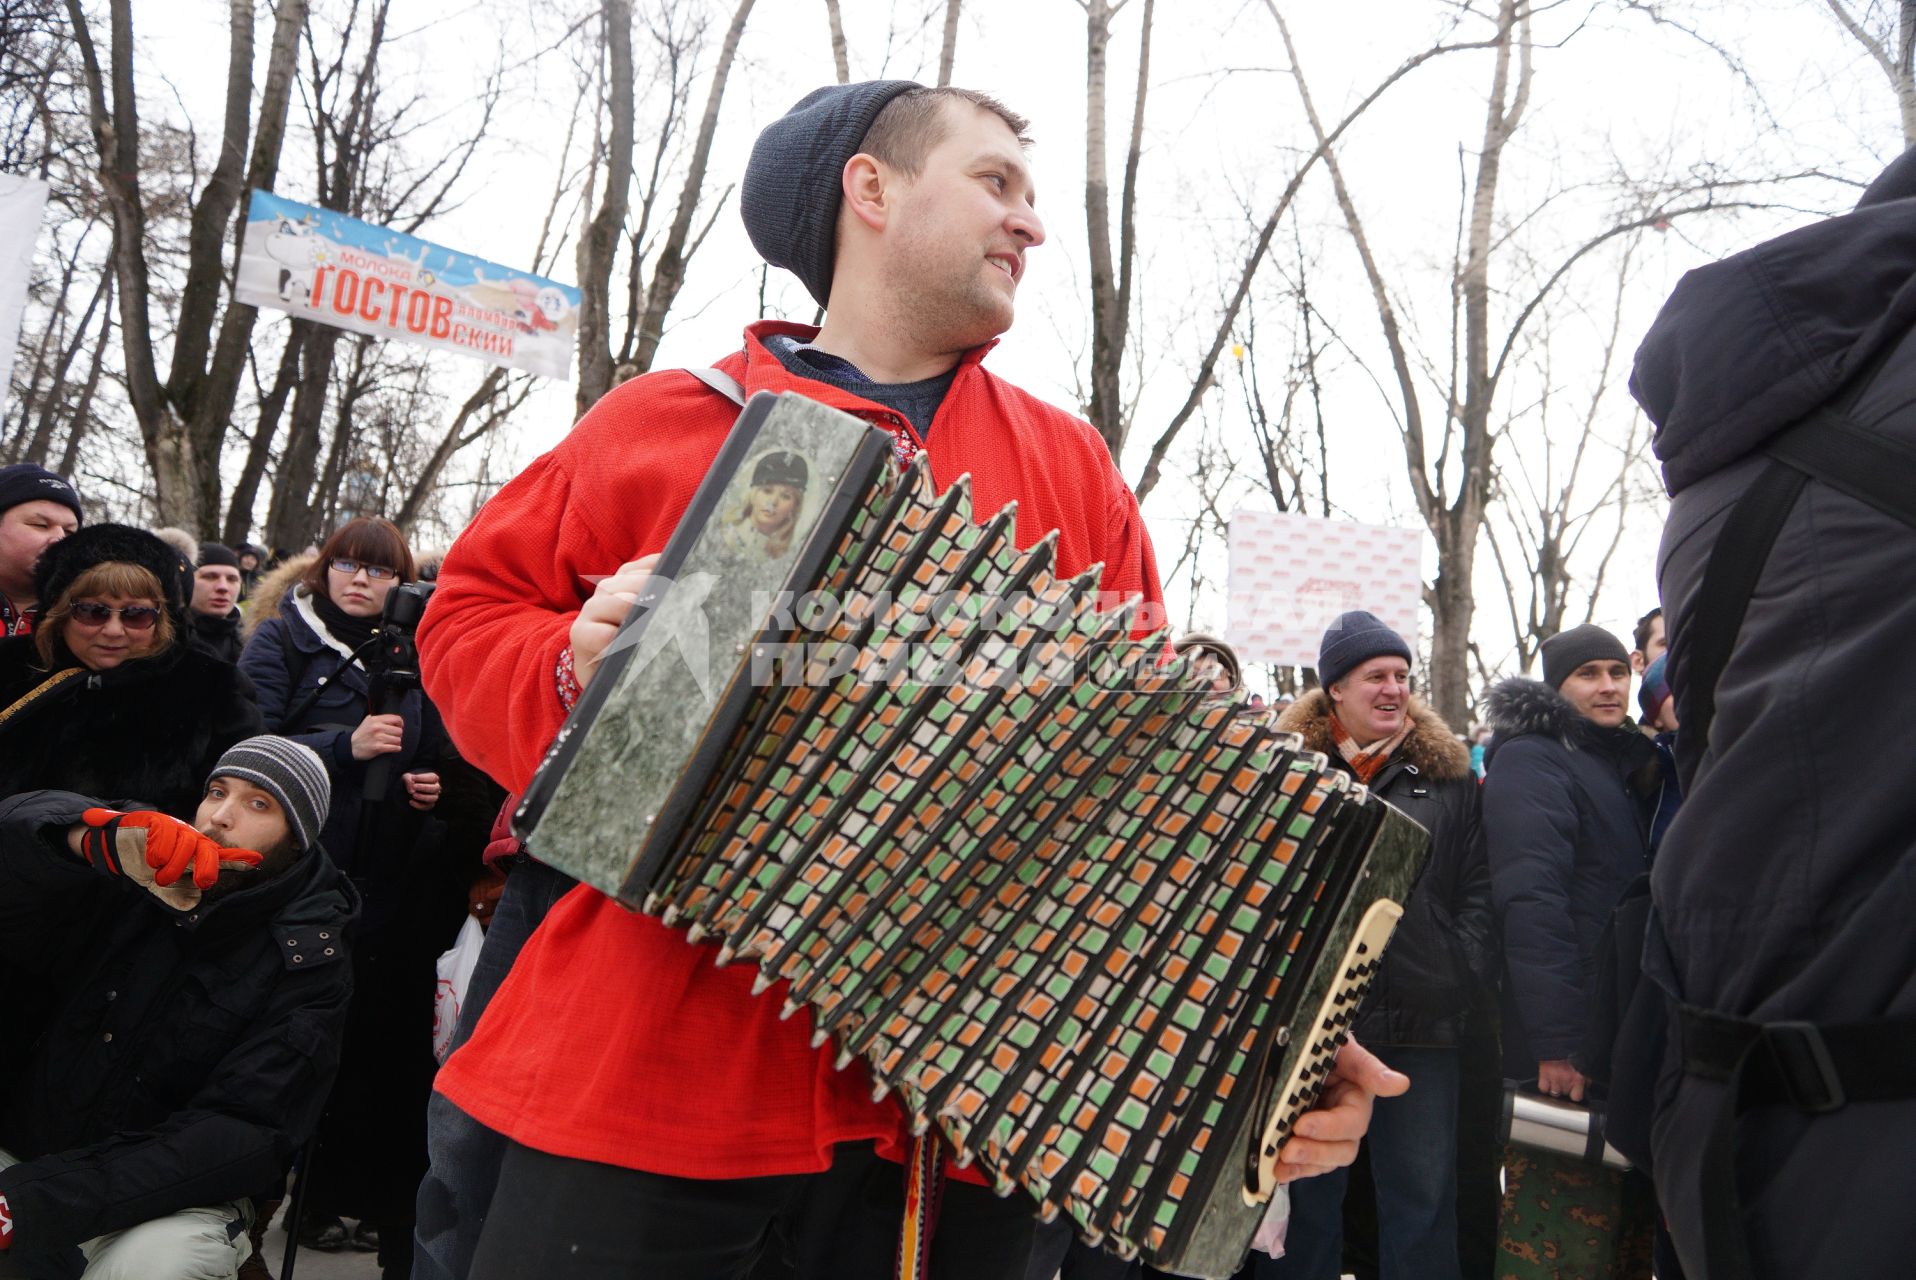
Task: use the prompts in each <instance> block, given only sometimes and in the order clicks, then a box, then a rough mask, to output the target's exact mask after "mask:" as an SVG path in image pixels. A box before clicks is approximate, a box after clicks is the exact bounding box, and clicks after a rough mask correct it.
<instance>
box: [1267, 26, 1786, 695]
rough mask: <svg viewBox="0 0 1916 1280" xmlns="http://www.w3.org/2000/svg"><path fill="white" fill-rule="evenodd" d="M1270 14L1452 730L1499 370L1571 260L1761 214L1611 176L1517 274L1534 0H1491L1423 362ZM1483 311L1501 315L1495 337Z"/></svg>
mask: <svg viewBox="0 0 1916 1280" xmlns="http://www.w3.org/2000/svg"><path fill="white" fill-rule="evenodd" d="M1267 3H1268V0H1267ZM1270 8H1271V12H1272V16H1273V18H1274V19H1275V20H1276V22H1277V24H1278V28H1279V33H1280V35H1281V37H1282V39H1283V41H1284V46H1285V49H1286V52H1287V55H1288V56H1289V58H1290V61H1291V66H1292V78H1293V80H1294V81H1295V83H1296V85H1297V90H1298V96H1299V100H1300V102H1301V103H1302V105H1303V107H1304V113H1305V116H1306V119H1307V120H1308V121H1309V122H1310V125H1311V129H1312V131H1313V133H1314V135H1315V136H1316V137H1317V139H1318V143H1319V150H1320V152H1321V153H1322V154H1323V156H1324V161H1325V169H1326V173H1327V176H1328V177H1329V179H1330V182H1331V187H1332V191H1333V193H1334V195H1335V197H1336V202H1337V206H1338V210H1339V212H1340V214H1341V215H1342V218H1343V222H1344V225H1345V230H1346V231H1347V233H1348V235H1349V239H1350V242H1351V246H1352V248H1353V250H1354V251H1355V252H1356V255H1357V258H1358V261H1359V263H1360V264H1361V265H1362V268H1363V271H1364V276H1365V279H1366V280H1367V281H1368V282H1369V285H1370V293H1371V302H1372V306H1373V311H1374V314H1375V316H1376V320H1377V324H1378V328H1379V330H1380V333H1381V336H1382V339H1383V342H1384V346H1385V349H1386V351H1387V353H1388V355H1389V359H1390V366H1391V368H1390V373H1391V381H1392V386H1391V387H1390V390H1389V392H1388V402H1389V403H1390V405H1391V409H1392V412H1393V414H1394V415H1395V417H1396V420H1397V427H1398V433H1399V437H1400V440H1401V444H1402V447H1403V451H1404V462H1405V472H1406V475H1407V477H1408V479H1409V482H1410V487H1411V493H1412V497H1413V499H1414V501H1415V503H1416V506H1417V510H1418V512H1419V514H1420V515H1421V516H1422V518H1423V520H1424V523H1425V526H1426V527H1427V528H1428V529H1429V530H1430V533H1431V536H1432V538H1433V540H1434V541H1435V542H1436V544H1437V576H1436V578H1435V580H1434V581H1433V582H1431V583H1430V584H1428V585H1427V586H1426V588H1425V596H1424V598H1425V603H1426V604H1427V605H1428V606H1429V608H1430V611H1431V615H1432V627H1433V635H1432V642H1431V664H1430V675H1429V687H1430V691H1431V701H1432V703H1433V705H1434V706H1435V707H1436V709H1437V711H1438V713H1439V714H1441V715H1443V716H1444V717H1445V718H1446V719H1447V720H1450V721H1451V722H1452V723H1457V724H1461V723H1464V722H1465V721H1466V719H1467V713H1468V710H1469V705H1470V674H1469V653H1470V636H1471V625H1472V621H1473V619H1474V617H1475V612H1476V600H1475V593H1474V576H1475V571H1476V556H1477V547H1478V543H1479V541H1480V538H1481V536H1482V534H1483V531H1484V525H1485V517H1486V513H1487V511H1488V509H1489V506H1490V502H1491V498H1492V481H1493V476H1494V469H1493V452H1494V450H1495V446H1496V443H1497V440H1498V437H1499V435H1500V433H1501V429H1502V426H1503V424H1504V422H1505V421H1506V420H1507V419H1508V417H1509V410H1508V409H1507V408H1505V407H1502V401H1501V400H1500V395H1501V394H1503V393H1505V392H1506V391H1507V386H1506V375H1507V374H1508V373H1509V372H1510V371H1511V368H1512V363H1513V360H1515V359H1517V358H1518V356H1519V355H1520V344H1521V343H1522V342H1523V341H1524V339H1525V336H1526V334H1527V333H1529V331H1530V326H1531V324H1532V321H1533V319H1535V318H1536V317H1537V316H1538V314H1539V308H1541V307H1543V306H1544V304H1545V303H1546V302H1547V301H1548V300H1549V299H1550V298H1551V297H1553V296H1554V295H1555V294H1556V293H1557V291H1558V290H1559V289H1560V287H1561V286H1562V285H1563V284H1564V283H1565V281H1566V280H1567V279H1568V278H1569V277H1570V276H1571V274H1572V272H1573V271H1574V270H1575V269H1576V268H1577V267H1578V265H1579V264H1580V263H1582V262H1583V261H1584V260H1585V259H1586V258H1588V257H1589V256H1590V255H1591V254H1593V253H1596V252H1597V251H1598V250H1600V249H1602V248H1603V247H1604V246H1605V245H1607V244H1610V243H1612V242H1614V241H1616V240H1617V239H1618V238H1619V237H1628V236H1631V235H1633V234H1636V233H1638V232H1640V231H1642V230H1643V229H1645V228H1649V227H1658V228H1663V227H1668V226H1669V225H1670V224H1671V223H1672V222H1673V221H1675V220H1676V219H1678V218H1681V217H1685V216H1689V215H1692V214H1698V213H1704V212H1711V211H1717V212H1721V211H1726V210H1731V209H1741V208H1751V207H1757V203H1758V202H1756V201H1753V200H1749V199H1742V198H1738V197H1737V196H1736V195H1734V194H1732V193H1733V192H1734V191H1735V190H1736V189H1737V188H1741V187H1748V186H1752V185H1756V184H1754V183H1750V182H1738V181H1735V180H1731V179H1726V178H1724V177H1722V176H1721V175H1718V174H1715V173H1714V172H1711V173H1706V174H1703V175H1701V176H1699V177H1695V178H1689V177H1685V178H1682V179H1679V180H1675V181H1671V182H1668V183H1658V184H1641V183H1631V182H1629V181H1628V180H1626V179H1623V178H1619V180H1618V182H1617V184H1616V185H1617V186H1618V188H1619V190H1620V191H1622V192H1625V193H1626V194H1627V196H1628V198H1627V199H1626V200H1624V202H1623V208H1622V212H1621V213H1620V214H1619V215H1618V216H1616V217H1614V219H1613V220H1611V221H1609V222H1608V224H1607V225H1604V226H1602V227H1601V228H1600V229H1599V230H1597V231H1596V232H1595V233H1594V234H1592V235H1591V236H1590V237H1589V238H1588V239H1586V240H1584V241H1583V242H1581V243H1578V244H1575V245H1574V247H1572V248H1570V249H1569V250H1568V251H1566V252H1563V253H1561V254H1560V255H1559V256H1556V257H1554V259H1553V261H1552V262H1551V263H1546V264H1541V265H1533V266H1531V267H1530V269H1528V270H1527V271H1525V272H1523V273H1522V278H1520V275H1519V272H1518V271H1517V269H1516V266H1517V261H1518V260H1517V258H1516V254H1515V249H1514V246H1515V245H1516V243H1517V240H1516V238H1515V236H1514V231H1513V227H1514V226H1520V225H1523V224H1527V223H1528V222H1530V221H1531V218H1532V216H1533V215H1534V214H1535V212H1536V211H1535V210H1533V211H1531V212H1530V213H1528V214H1525V215H1524V216H1522V217H1519V218H1517V219H1515V220H1514V221H1507V220H1504V219H1502V218H1501V217H1500V213H1499V209H1500V205H1499V201H1500V199H1501V181H1502V176H1503V166H1504V161H1505V158H1506V153H1507V150H1508V148H1509V146H1510V142H1511V139H1512V138H1513V137H1514V136H1515V134H1516V132H1517V129H1518V127H1519V125H1520V124H1521V122H1522V120H1523V118H1524V114H1525V111H1526V109H1527V107H1528V105H1529V102H1530V97H1531V91H1532V86H1533V82H1534V63H1533V49H1534V42H1533V35H1532V7H1531V3H1530V0H1500V3H1499V5H1498V9H1497V13H1496V17H1495V29H1494V32H1493V34H1492V36H1491V38H1490V39H1489V40H1488V41H1487V42H1485V43H1486V44H1487V46H1488V48H1489V50H1490V52H1491V54H1492V57H1491V66H1490V73H1491V74H1490V82H1489V85H1488V88H1487V92H1486V95H1485V118H1484V125H1483V133H1482V136H1481V141H1480V142H1479V143H1478V145H1477V146H1476V147H1475V149H1474V154H1475V170H1474V172H1471V171H1469V170H1468V167H1467V166H1466V172H1465V174H1464V177H1463V186H1464V191H1463V194H1462V201H1461V208H1460V211H1459V222H1458V239H1457V246H1456V249H1455V253H1454V257H1453V261H1452V264H1451V271H1450V276H1451V278H1450V281H1449V285H1450V288H1449V294H1450V325H1449V332H1448V334H1447V335H1446V336H1447V341H1448V352H1447V354H1446V355H1445V357H1444V358H1443V359H1441V360H1431V359H1429V358H1428V357H1427V356H1424V355H1421V354H1420V353H1419V352H1417V351H1416V350H1415V349H1414V347H1413V343H1412V339H1411V337H1410V336H1409V335H1408V334H1407V333H1406V332H1405V327H1404V325H1403V323H1402V320H1401V318H1400V308H1399V305H1398V303H1397V301H1396V298H1395V297H1394V294H1393V290H1392V288H1391V287H1390V285H1389V284H1388V283H1387V279H1386V275H1385V272H1384V269H1383V267H1382V266H1381V265H1380V262H1379V259H1378V256H1377V254H1376V253H1375V251H1374V248H1373V245H1372V241H1371V238H1370V235H1369V233H1368V230H1367V228H1366V225H1365V223H1364V220H1363V218H1362V217H1361V215H1360V213H1359V210H1358V208H1357V203H1356V200H1355V197H1354V196H1353V195H1352V193H1351V190H1350V187H1349V184H1348V183H1346V181H1345V179H1344V174H1343V169H1342V166H1341V163H1340V161H1339V159H1338V157H1337V156H1336V154H1335V153H1334V151H1333V150H1332V144H1333V143H1334V141H1335V139H1334V138H1333V137H1332V136H1331V135H1330V134H1329V133H1328V132H1327V131H1326V130H1325V129H1324V126H1323V123H1322V121H1321V119H1320V118H1319V116H1318V114H1317V110H1316V107H1315V105H1314V103H1313V101H1312V98H1311V94H1310V88H1309V85H1308V82H1307V80H1306V78H1305V76H1304V72H1303V69H1302V66H1301V63H1300V61H1299V58H1298V55H1297V50H1296V46H1295V43H1294V42H1293V41H1292V39H1291V34H1290V29H1289V27H1288V25H1287V24H1285V22H1284V19H1283V16H1282V15H1281V14H1280V13H1278V12H1277V11H1276V8H1275V6H1274V5H1272V6H1270ZM1771 180H1772V181H1773V180H1774V179H1771ZM1547 203H1548V200H1546V204H1547ZM1500 268H1501V269H1500ZM1493 278H1495V279H1494V283H1493ZM1533 281H1534V287H1532V282H1533ZM1506 300H1508V301H1506ZM1493 304H1495V306H1497V307H1503V306H1506V305H1507V306H1508V311H1507V312H1506V314H1505V316H1503V317H1499V322H1498V325H1497V331H1496V332H1493V328H1492V322H1493V316H1492V312H1493ZM1427 396H1428V397H1429V398H1430V399H1433V400H1434V401H1435V402H1436V405H1437V410H1436V412H1427V411H1426V410H1427V404H1426V397H1427Z"/></svg>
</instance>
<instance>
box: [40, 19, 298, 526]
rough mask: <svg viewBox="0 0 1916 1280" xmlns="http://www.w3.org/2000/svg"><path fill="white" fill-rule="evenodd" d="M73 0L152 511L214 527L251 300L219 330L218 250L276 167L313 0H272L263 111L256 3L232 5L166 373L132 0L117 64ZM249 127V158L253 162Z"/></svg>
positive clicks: (117, 28) (119, 35)
mask: <svg viewBox="0 0 1916 1280" xmlns="http://www.w3.org/2000/svg"><path fill="white" fill-rule="evenodd" d="M66 9H67V17H68V19H69V21H70V22H71V24H72V30H73V37H74V42H75V45H76V47H77V48H78V51H79V54H80V58H81V63H82V66H83V68H84V75H85V83H86V89H87V101H88V108H89V114H90V117H91V122H92V128H93V138H94V144H95V149H96V154H97V158H98V163H99V181H100V184H101V186H102V188H103V189H104V190H105V192H106V196H107V201H108V204H109V206H110V208H111V209H112V216H113V224H114V231H115V235H114V240H113V266H114V273H115V277H116V284H117V292H118V295H119V296H118V302H119V316H120V337H121V349H122V361H123V369H122V371H121V374H122V377H123V378H124V379H125V383H126V392H127V398H128V401H129V402H130V404H131V407H132V410H133V416H134V419H135V420H136V421H137V422H138V424H139V427H140V436H141V440H142V442H143V444H144V447H145V452H146V459H147V465H148V467H149V468H150V470H151V472H152V476H153V481H154V487H155V501H156V506H157V508H158V515H159V518H160V519H161V520H164V521H166V522H168V523H172V524H178V525H183V526H185V527H187V528H190V529H197V530H199V531H201V532H203V533H207V534H211V533H212V532H213V526H214V520H215V515H216V513H217V511H218V509H219V491H220V468H219V455H220V447H221V443H222V440H223V437H224V435H225V430H226V421H227V418H228V416H229V415H230V414H231V412H232V407H233V402H234V397H235V395H236V394H237V392H238V390H239V384H240V380H241V378H242V377H243V375H244V372H245V357H246V347H247V340H248V338H249V337H250V336H251V331H252V325H253V318H254V314H255V312H254V310H253V308H251V307H237V306H235V307H228V308H227V309H226V311H225V315H224V320H223V322H222V323H221V324H220V326H219V334H218V340H217V343H216V342H215V340H214V322H215V320H216V319H217V318H219V316H220V303H221V297H222V294H223V290H224V279H223V276H224V252H225V247H226V244H227V241H228V240H229V239H230V238H231V237H232V235H233V234H234V215H235V213H236V211H237V210H238V208H239V201H240V195H241V193H242V191H243V190H244V189H245V188H246V187H248V186H251V187H260V188H270V187H271V186H272V185H273V179H274V176H275V174H276V173H277V172H278V168H279V156H280V147H281V142H282V140H283V138H284V134H285V128H286V111H287V101H288V97H289V94H290V91H291V87H292V79H293V64H294V56H295V50H296V41H297V37H298V34H299V31H300V28H301V27H302V26H303V25H304V23H305V19H306V2H305V0H282V3H281V4H280V5H279V6H278V7H277V13H276V16H275V19H274V27H273V38H272V45H271V48H270V51H269V53H268V56H267V66H266V80H265V83H264V84H263V85H262V86H261V88H260V93H259V107H258V119H257V122H255V120H254V118H253V110H254V106H253V97H254V84H253V62H254V19H253V6H252V5H251V4H250V3H246V2H245V0H233V2H232V4H231V5H230V14H229V19H228V35H229V39H228V58H227V73H226V105H225V110H224V112H223V117H222V134H221V138H220V145H219V149H218V153H217V154H218V159H217V161H216V162H215V164H214V166H213V169H212V172H211V174H210V175H209V176H208V178H207V181H206V184H205V186H204V187H203V188H202V190H201V192H200V195H199V198H198V200H197V201H196V202H195V205H194V208H193V212H192V218H191V228H190V231H189V233H188V257H187V263H186V274H185V283H184V286H183V287H182V288H181V290H180V294H179V305H178V310H177V314H176V315H175V317H174V318H173V322H172V324H171V333H170V338H171V344H170V345H171V348H172V356H171V363H170V367H169V370H168V373H167V376H166V378H165V380H164V381H162V380H161V377H160V372H159V365H158V359H159V357H158V347H159V345H160V343H161V342H162V341H163V340H164V338H163V334H162V330H161V327H160V326H159V325H158V324H157V323H156V319H155V316H154V307H153V299H154V294H153V285H152V273H151V268H150V264H149V261H148V247H149V242H148V222H149V209H148V204H147V198H146V191H145V185H144V183H145V180H144V178H143V176H142V163H141V161H142V157H141V153H140V148H141V137H142V134H141V125H140V110H139V94H138V89H137V85H136V77H135V73H134V38H133V6H132V0H110V3H109V6H108V9H109V26H110V30H109V44H108V52H109V62H108V64H107V66H106V67H105V68H104V69H103V68H102V64H101V60H100V57H99V53H98V47H97V41H96V40H95V39H94V35H93V28H92V25H91V24H90V22H89V20H88V18H87V15H86V13H85V11H84V10H83V9H82V8H81V6H80V0H66ZM249 139H250V141H251V144H252V150H251V158H250V160H245V157H246V155H247V149H248V141H249Z"/></svg>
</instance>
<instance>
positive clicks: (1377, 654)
mask: <svg viewBox="0 0 1916 1280" xmlns="http://www.w3.org/2000/svg"><path fill="white" fill-rule="evenodd" d="M1386 654H1392V655H1395V656H1396V657H1399V658H1402V659H1403V660H1404V661H1405V662H1411V661H1414V659H1413V658H1412V657H1411V653H1410V646H1409V645H1407V644H1405V643H1404V637H1402V636H1400V635H1398V634H1397V633H1396V632H1395V631H1392V630H1391V629H1390V628H1389V627H1387V626H1385V625H1384V623H1383V620H1382V619H1381V618H1379V617H1378V616H1377V615H1376V614H1374V613H1367V612H1365V611H1364V610H1362V609H1352V610H1351V611H1350V612H1349V613H1340V614H1338V615H1337V617H1336V618H1335V619H1334V620H1333V621H1332V622H1331V625H1330V626H1328V627H1326V628H1325V629H1324V638H1323V639H1322V640H1320V641H1318V642H1317V682H1318V683H1319V684H1321V685H1323V686H1324V687H1325V688H1326V689H1328V688H1330V687H1331V686H1332V685H1334V684H1336V683H1337V682H1338V681H1339V680H1342V679H1343V678H1344V677H1345V676H1347V675H1349V674H1350V673H1351V671H1352V670H1353V669H1355V668H1356V667H1358V666H1360V665H1362V664H1363V663H1366V662H1369V661H1370V660H1371V659H1372V658H1381V657H1383V656H1384V655H1386Z"/></svg>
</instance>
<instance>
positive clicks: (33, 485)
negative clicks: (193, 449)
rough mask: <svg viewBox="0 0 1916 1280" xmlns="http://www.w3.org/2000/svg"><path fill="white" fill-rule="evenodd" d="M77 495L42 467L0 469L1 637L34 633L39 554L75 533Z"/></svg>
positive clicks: (24, 464) (21, 465)
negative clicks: (34, 574)
mask: <svg viewBox="0 0 1916 1280" xmlns="http://www.w3.org/2000/svg"><path fill="white" fill-rule="evenodd" d="M83 518H84V517H83V513H82V512H81V510H80V495H79V494H77V493H75V492H74V491H73V486H72V485H70V484H68V483H67V482H66V481H65V480H63V479H61V478H60V477H59V476H56V475H54V474H53V473H52V472H51V471H48V470H47V469H46V468H45V467H36V466H34V465H33V464H32V463H30V462H18V463H15V464H14V465H12V466H10V467H0V637H4V636H24V635H27V634H29V633H30V632H31V631H32V630H33V621H34V617H35V616H36V614H37V612H38V609H39V604H40V601H39V599H38V597H37V596H36V595H35V593H34V588H33V566H34V565H36V564H38V563H39V562H40V553H41V552H42V551H45V550H46V549H47V548H48V547H50V546H52V545H53V544H54V543H56V542H58V541H59V540H60V539H62V538H64V537H66V536H67V535H68V534H69V533H72V532H73V531H74V530H75V529H78V528H79V527H80V522H81V520H82V519H83Z"/></svg>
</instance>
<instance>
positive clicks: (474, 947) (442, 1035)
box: [432, 916, 486, 1062]
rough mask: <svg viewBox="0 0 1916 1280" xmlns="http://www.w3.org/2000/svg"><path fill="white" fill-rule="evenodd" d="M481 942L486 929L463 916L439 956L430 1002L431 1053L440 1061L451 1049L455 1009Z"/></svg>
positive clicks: (468, 982) (462, 997) (462, 1000)
mask: <svg viewBox="0 0 1916 1280" xmlns="http://www.w3.org/2000/svg"><path fill="white" fill-rule="evenodd" d="M485 942H486V931H485V930H484V929H481V928H480V927H479V921H478V920H476V919H475V918H473V917H472V916H467V917H466V922H465V923H464V924H462V925H460V926H459V936H458V937H457V938H454V939H453V940H452V949H451V950H450V951H448V952H446V954H444V955H442V956H440V957H439V987H438V990H437V992H436V993H435V994H434V996H433V1002H432V1056H433V1057H435V1058H437V1059H438V1060H439V1061H441V1062H444V1061H445V1060H446V1055H447V1054H449V1053H451V1052H452V1033H453V1032H454V1031H455V1030H456V1029H457V1028H458V1026H459V1010H460V1009H461V1008H462V1007H463V1006H464V1005H465V1003H466V988H467V987H469V986H471V985H472V970H473V967H474V966H475V965H477V964H478V963H479V948H480V947H482V946H484V945H485Z"/></svg>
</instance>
